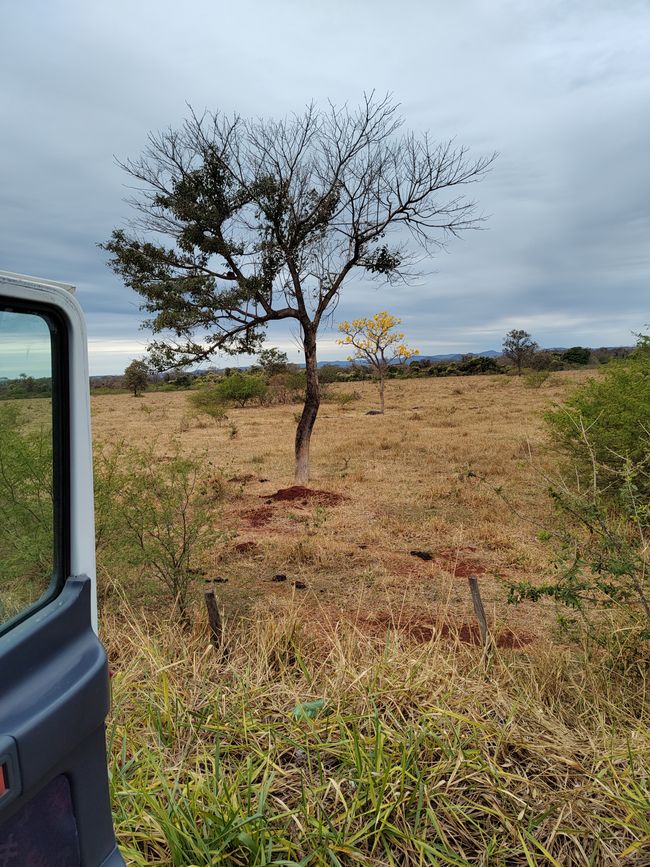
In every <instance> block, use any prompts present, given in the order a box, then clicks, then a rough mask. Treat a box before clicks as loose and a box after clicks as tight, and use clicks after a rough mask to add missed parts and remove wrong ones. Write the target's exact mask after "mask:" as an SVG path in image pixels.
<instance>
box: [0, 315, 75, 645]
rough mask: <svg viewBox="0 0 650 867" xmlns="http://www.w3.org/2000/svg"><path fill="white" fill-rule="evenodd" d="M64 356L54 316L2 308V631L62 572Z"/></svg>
mask: <svg viewBox="0 0 650 867" xmlns="http://www.w3.org/2000/svg"><path fill="white" fill-rule="evenodd" d="M58 356H59V352H58V329H57V327H56V321H55V320H54V319H53V318H52V317H51V316H48V315H47V313H45V312H44V313H34V312H33V311H30V312H24V311H22V310H20V309H17V308H12V309H0V632H2V631H4V630H6V629H7V628H8V627H9V626H10V625H12V624H15V623H16V622H19V621H20V620H21V619H23V618H24V616H26V615H27V614H28V613H29V612H30V611H32V610H34V608H35V607H37V606H39V605H41V604H44V603H45V602H46V601H47V600H49V599H50V598H51V597H52V596H53V595H54V594H55V593H56V592H57V590H58V588H59V586H60V584H61V580H62V578H63V574H62V565H63V564H62V554H63V551H62V544H61V541H62V535H61V532H60V530H61V528H60V527H59V523H60V515H59V512H60V500H61V496H60V495H61V491H60V467H59V466H58V464H60V454H59V449H58V448H57V442H58V440H59V434H60V432H58V431H57V429H56V428H57V425H56V424H55V423H54V418H55V414H54V408H55V406H56V404H57V402H58V401H59V400H60V395H58V394H57V380H58V378H57V376H56V369H57V368H58V365H59V357H58Z"/></svg>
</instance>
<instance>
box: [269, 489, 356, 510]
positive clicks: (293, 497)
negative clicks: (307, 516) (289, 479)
mask: <svg viewBox="0 0 650 867" xmlns="http://www.w3.org/2000/svg"><path fill="white" fill-rule="evenodd" d="M262 497H263V498H264V499H266V500H274V501H275V502H283V503H294V502H300V503H305V504H306V503H309V502H310V501H311V502H316V503H318V504H319V505H322V506H337V505H338V504H339V503H342V502H343V501H344V500H346V499H347V497H344V496H343V494H335V493H334V492H333V491H317V490H315V489H313V488H305V487H303V486H302V485H292V487H290V488H280V490H279V491H276V492H275V493H274V494H268V495H267V494H263V495H262Z"/></svg>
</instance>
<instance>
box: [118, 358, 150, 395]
mask: <svg viewBox="0 0 650 867" xmlns="http://www.w3.org/2000/svg"><path fill="white" fill-rule="evenodd" d="M148 383H149V367H148V366H147V363H146V361H142V360H141V359H137V358H136V359H134V360H133V361H132V362H131V364H129V366H128V367H127V368H126V370H125V371H124V385H125V386H126V387H127V388H128V389H129V391H132V392H133V396H134V397H137V396H138V394H139V393H140V392H143V391H145V389H146V388H147V384H148Z"/></svg>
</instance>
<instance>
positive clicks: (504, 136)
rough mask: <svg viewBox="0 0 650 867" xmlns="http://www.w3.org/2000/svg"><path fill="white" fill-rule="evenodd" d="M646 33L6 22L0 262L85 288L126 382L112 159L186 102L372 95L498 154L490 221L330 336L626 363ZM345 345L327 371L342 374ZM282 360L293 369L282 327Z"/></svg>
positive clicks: (110, 360) (376, 6)
mask: <svg viewBox="0 0 650 867" xmlns="http://www.w3.org/2000/svg"><path fill="white" fill-rule="evenodd" d="M649 31H650V7H649V6H648V4H647V3H643V2H637V3H628V4H620V3H616V2H613V0H611V2H608V0H590V2H587V0H579V2H578V0H573V2H565V0H548V2H546V3H543V4H531V3H529V2H527V0H491V2H488V0H468V2H466V3H463V4H442V3H437V4H433V3H430V2H426V0H410V2H407V3H403V4H401V5H400V6H398V7H397V6H395V4H394V3H393V2H388V0H375V2H373V3H372V4H371V3H370V2H369V0H361V2H358V3H354V4H351V3H349V2H343V0H330V2H328V3H326V4H305V3H302V2H298V0H276V2H274V3H267V4H261V3H259V2H254V0H240V2H238V3H237V4H216V3H212V2H209V0H189V2H187V3H185V4H183V6H182V7H181V5H179V4H177V3H172V2H171V0H164V2H154V0H143V2H140V3H137V4H133V3H128V2H127V0H114V2H113V3H110V4H96V3H86V2H81V0H49V2H45V0H35V2H32V3H29V4H20V5H18V4H12V6H11V10H10V11H9V12H8V11H5V16H4V21H3V28H2V31H1V32H0V76H1V78H0V80H1V81H2V82H3V88H2V90H1V91H0V109H1V110H2V117H3V121H4V123H3V136H2V137H1V138H0V190H1V191H2V192H1V195H2V208H1V209H0V263H1V264H2V267H3V268H5V269H8V270H14V271H18V272H22V273H33V274H39V275H42V276H45V277H51V278H54V279H56V278H58V279H61V280H66V281H69V282H73V283H76V284H77V286H78V297H79V299H80V301H81V303H82V305H83V306H84V309H85V310H86V313H87V317H88V327H89V334H90V335H91V338H92V339H93V340H94V341H96V342H95V343H94V344H91V359H94V360H92V361H91V363H92V365H93V366H94V367H95V368H96V369H97V370H98V372H110V371H109V370H104V369H102V370H99V368H101V367H103V366H104V365H115V371H116V372H119V371H120V370H122V369H123V368H124V366H125V365H126V363H128V361H129V360H130V357H127V356H128V355H129V353H131V352H132V351H133V352H135V353H136V354H141V351H142V347H143V345H144V344H145V343H146V340H147V335H146V334H145V333H143V332H141V331H140V330H139V324H140V321H141V318H142V316H141V314H140V312H139V310H138V306H139V299H138V298H137V297H136V296H135V295H134V294H133V293H132V292H131V291H130V290H128V289H126V288H125V287H124V286H122V285H121V284H120V282H119V281H118V280H117V278H116V277H115V276H114V275H113V274H112V273H111V272H110V271H109V270H108V269H107V268H106V265H105V255H104V254H103V253H102V251H101V250H99V249H98V247H97V243H98V242H100V241H103V240H105V239H106V238H107V237H108V236H109V234H110V231H111V229H112V228H113V227H114V226H116V225H121V224H123V223H124V222H125V221H126V220H127V219H128V218H129V208H128V206H127V205H126V204H125V203H124V198H125V196H126V195H127V194H128V190H127V189H126V183H127V178H126V177H125V176H124V175H123V173H122V172H121V171H120V170H119V168H118V167H117V166H116V164H115V162H114V155H117V156H118V157H120V158H125V157H129V156H137V155H138V154H139V153H140V152H141V150H142V148H143V147H144V145H145V142H146V135H147V133H148V132H149V131H150V130H157V129H160V128H163V127H166V126H168V125H172V126H174V125H178V124H179V123H180V121H181V120H182V118H183V117H184V116H185V114H186V111H187V109H186V102H190V103H191V104H193V105H194V106H196V107H197V108H198V109H201V108H203V107H207V108H210V109H213V108H220V109H222V110H224V111H226V112H232V111H239V112H240V113H242V114H244V115H253V116H255V115H265V116H269V115H282V114H285V113H287V112H291V111H294V110H300V109H301V108H302V106H303V105H304V104H305V103H306V102H308V101H309V100H311V99H316V100H320V101H321V102H323V101H324V100H326V99H332V100H333V101H335V102H337V103H341V102H344V101H346V100H347V101H349V102H350V103H352V104H353V103H356V102H357V101H358V99H359V97H360V95H361V93H362V92H363V91H364V90H371V89H373V88H376V89H377V91H378V92H379V93H383V92H386V91H391V92H393V93H394V95H395V97H396V98H397V99H398V100H401V102H402V111H403V114H404V117H405V121H406V124H407V126H408V127H410V128H413V129H416V130H424V129H428V130H431V132H432V134H433V136H434V137H439V138H447V137H449V136H457V140H458V141H459V142H461V143H466V144H468V145H469V146H470V147H471V148H472V151H473V152H475V153H489V152H491V151H492V150H498V151H499V153H500V157H499V160H498V162H497V164H496V165H495V168H494V170H493V172H492V173H491V175H490V176H489V177H488V178H487V179H486V180H485V181H484V182H482V183H481V184H480V185H478V186H477V187H476V188H475V189H473V190H472V191H471V193H472V195H474V196H475V197H476V198H477V199H478V200H479V203H480V209H481V211H483V212H484V213H486V214H488V215H490V216H489V220H488V221H487V222H486V224H485V226H486V231H484V232H474V233H470V234H468V235H467V236H465V238H464V239H463V240H462V241H454V242H452V243H451V244H450V245H449V252H448V253H441V254H440V255H439V256H437V257H436V258H435V259H434V260H433V261H430V262H425V263H423V271H424V274H423V276H422V277H421V279H420V280H418V281H417V282H416V283H415V285H412V286H407V287H396V288H394V287H383V288H381V289H378V288H377V287H376V285H375V284H370V283H368V282H367V281H364V280H361V279H357V280H354V281H352V282H351V283H350V284H349V285H347V286H346V287H345V291H344V294H343V295H342V298H341V303H340V306H339V308H338V310H337V311H336V315H337V317H338V318H351V317H353V316H357V315H369V314H371V313H374V312H376V310H378V309H389V310H391V312H393V313H395V314H396V315H399V316H401V317H402V318H403V320H404V327H405V330H406V331H407V334H408V337H409V339H410V340H411V342H413V343H414V344H415V345H419V346H420V349H421V350H422V351H423V352H433V351H443V348H444V349H451V348H453V349H466V350H480V349H486V348H489V347H487V346H485V345H484V344H485V341H486V340H489V341H490V343H491V345H492V346H493V347H494V345H495V343H498V341H499V339H500V336H501V335H500V330H501V329H503V328H505V327H506V326H507V325H508V323H513V326H514V325H517V326H518V327H519V326H520V327H523V328H526V329H527V330H529V331H533V333H534V336H535V337H536V339H537V340H538V341H539V342H540V343H545V344H546V345H558V344H564V343H580V342H591V343H595V344H605V343H610V344H616V343H629V341H630V336H629V332H630V330H631V329H633V328H640V327H642V325H643V323H644V322H646V321H648V319H649V318H650V313H649V312H648V302H647V295H648V285H649V278H650V248H649V247H648V242H647V239H648V232H649V230H650V209H649V208H648V205H647V202H648V193H649V190H650V161H649V160H648V159H647V154H648V153H649V152H650V124H648V122H647V114H648V111H647V94H648V92H649V87H650V55H649V53H648V51H647V33H648V32H649ZM332 335H333V332H330V333H327V332H325V333H324V334H323V343H322V347H321V355H322V354H323V353H326V354H327V355H330V354H332V357H333V356H334V355H336V356H340V354H341V353H340V349H338V348H336V347H333V346H332V345H331V339H332ZM269 341H270V343H271V344H273V345H280V346H283V347H284V346H287V347H293V349H292V350H291V351H292V352H294V353H295V354H296V355H297V351H296V350H295V345H294V341H295V333H294V334H293V335H292V332H291V331H290V330H289V329H288V328H287V327H286V326H282V327H280V326H275V327H273V328H270V329H269ZM327 341H330V342H327ZM100 346H101V347H103V348H102V349H99V348H98V347H100ZM495 348H496V347H495Z"/></svg>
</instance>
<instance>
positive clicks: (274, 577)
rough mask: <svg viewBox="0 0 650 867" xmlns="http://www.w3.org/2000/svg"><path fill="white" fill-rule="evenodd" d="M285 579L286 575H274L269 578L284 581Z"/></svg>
mask: <svg viewBox="0 0 650 867" xmlns="http://www.w3.org/2000/svg"><path fill="white" fill-rule="evenodd" d="M286 580H287V576H286V575H274V576H273V578H271V581H278V582H280V581H286Z"/></svg>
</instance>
